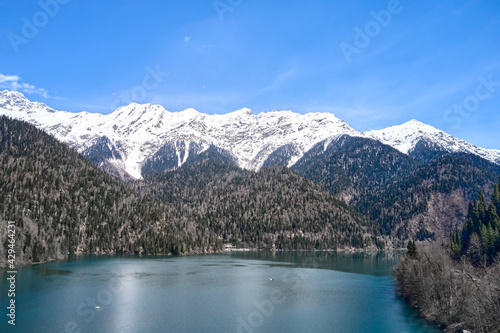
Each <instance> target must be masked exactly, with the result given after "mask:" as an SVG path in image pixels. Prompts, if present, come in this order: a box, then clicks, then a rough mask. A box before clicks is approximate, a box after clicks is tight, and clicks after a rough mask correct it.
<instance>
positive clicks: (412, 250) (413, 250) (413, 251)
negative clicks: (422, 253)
mask: <svg viewBox="0 0 500 333" xmlns="http://www.w3.org/2000/svg"><path fill="white" fill-rule="evenodd" d="M406 258H408V259H418V252H417V244H415V240H414V239H413V240H412V239H410V240H409V241H408V245H407V246H406Z"/></svg>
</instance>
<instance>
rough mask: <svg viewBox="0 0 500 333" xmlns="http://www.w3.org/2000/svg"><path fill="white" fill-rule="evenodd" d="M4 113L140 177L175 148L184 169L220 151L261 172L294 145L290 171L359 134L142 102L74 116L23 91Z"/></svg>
mask: <svg viewBox="0 0 500 333" xmlns="http://www.w3.org/2000/svg"><path fill="white" fill-rule="evenodd" d="M0 114H5V115H8V116H10V117H12V118H16V119H21V120H25V121H27V122H29V123H32V124H34V125H36V126H37V127H39V128H41V129H43V130H45V131H46V132H48V133H49V134H51V135H52V136H54V137H56V138H57V139H59V140H61V141H63V142H65V143H67V144H69V145H70V146H72V147H74V148H75V149H77V150H78V151H79V152H82V153H84V155H85V154H89V151H91V152H94V151H96V149H97V150H98V151H100V152H102V153H103V154H104V155H105V157H106V158H105V161H100V162H102V163H104V162H106V163H108V164H110V165H114V167H115V168H117V169H118V170H123V171H125V172H127V173H128V174H129V175H131V176H132V177H134V178H140V177H141V168H142V166H143V164H144V163H145V162H146V161H147V160H148V159H150V158H153V157H154V155H155V153H157V152H158V151H160V149H161V148H162V147H164V146H165V145H168V146H171V147H172V149H173V150H174V152H175V158H176V159H177V163H176V164H177V166H180V165H182V164H183V163H184V162H186V160H187V159H188V157H189V153H190V152H193V151H194V152H195V153H201V152H203V151H204V150H206V149H208V148H209V147H211V146H215V147H218V148H221V149H223V150H224V151H226V152H227V153H228V154H230V155H232V156H233V157H234V159H235V161H236V162H237V164H238V165H239V166H240V167H242V168H245V169H251V170H258V169H260V168H261V167H262V165H263V164H264V162H265V161H266V159H267V158H268V157H269V156H270V155H271V154H272V153H273V152H274V151H276V150H277V149H278V148H280V147H282V146H285V145H293V147H294V149H293V151H292V153H291V154H290V156H288V157H287V165H289V166H290V165H292V164H294V163H295V162H296V161H297V160H298V159H299V158H300V157H302V155H303V154H304V153H305V152H306V151H307V150H309V149H310V148H311V147H312V146H313V145H314V144H316V143H318V142H320V141H322V140H325V139H327V138H329V137H331V136H332V135H339V134H348V135H352V136H359V135H360V133H359V132H357V131H355V130H354V129H352V128H351V127H350V126H348V125H347V124H346V123H345V122H343V121H342V120H340V119H338V118H336V117H335V116H334V115H333V114H330V113H309V114H305V115H302V114H298V113H293V112H291V111H272V112H267V113H260V114H258V115H254V114H252V112H251V110H249V109H241V110H238V111H235V112H232V113H228V114H223V115H207V114H203V113H200V112H198V111H196V110H194V109H187V110H184V111H180V112H169V111H167V110H165V109H164V108H163V107H162V106H159V105H152V104H136V103H132V104H130V105H128V106H124V107H120V108H118V109H117V110H115V111H114V112H112V113H110V114H107V115H102V114H95V113H87V112H81V113H70V112H64V111H56V110H53V109H51V108H49V107H47V106H46V105H44V104H42V103H37V102H30V101H29V100H27V99H26V98H25V97H24V96H23V95H22V94H21V93H19V92H10V91H3V92H0ZM193 147H196V149H194V150H193Z"/></svg>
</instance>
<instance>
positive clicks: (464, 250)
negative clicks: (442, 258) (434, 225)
mask: <svg viewBox="0 0 500 333" xmlns="http://www.w3.org/2000/svg"><path fill="white" fill-rule="evenodd" d="M499 187H500V179H499V182H498V184H496V185H495V186H494V189H493V194H492V196H491V201H490V203H489V204H487V202H486V198H485V196H484V193H483V192H482V191H479V194H478V199H479V201H478V200H476V199H474V201H473V202H471V203H470V204H469V208H468V213H467V222H466V223H465V225H464V227H463V229H462V231H461V232H459V231H456V232H455V233H453V234H452V236H451V239H450V245H451V250H452V253H453V256H454V257H455V258H459V257H461V256H462V255H466V256H468V257H469V259H470V260H471V261H472V262H473V263H475V264H482V263H484V262H486V263H487V264H491V263H492V262H493V261H494V260H495V257H496V256H497V254H498V253H499V252H500V218H499V216H498V213H497V207H498V205H499V203H500V193H499Z"/></svg>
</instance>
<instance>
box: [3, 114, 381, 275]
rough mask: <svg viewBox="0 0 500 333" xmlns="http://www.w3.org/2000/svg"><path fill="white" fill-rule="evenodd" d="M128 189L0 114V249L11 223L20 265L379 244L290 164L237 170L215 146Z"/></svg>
mask: <svg viewBox="0 0 500 333" xmlns="http://www.w3.org/2000/svg"><path fill="white" fill-rule="evenodd" d="M132 187H135V189H136V190H138V191H139V192H140V194H138V193H137V192H134V190H133V189H131V187H130V186H127V185H125V184H123V183H121V182H119V181H118V180H117V179H115V178H113V177H112V176H110V175H108V174H106V173H105V172H103V171H101V170H100V169H98V168H97V167H96V166H95V165H94V164H92V163H91V162H90V161H88V160H87V159H85V158H83V157H82V156H81V155H79V154H78V153H76V152H75V151H74V150H72V149H71V148H69V147H68V146H66V145H65V144H62V143H60V142H58V141H57V140H56V139H54V138H52V137H51V136H49V135H47V134H45V133H44V132H42V131H41V130H38V129H36V128H35V127H34V126H32V125H28V124H27V123H24V122H20V121H16V120H11V119H8V118H6V117H1V118H0V236H1V244H2V245H3V246H2V249H1V250H2V251H5V249H7V247H8V239H7V223H8V221H14V222H15V224H16V245H15V249H16V255H17V262H18V263H23V262H24V263H29V262H43V261H47V260H50V259H56V258H64V257H65V256H67V255H68V253H73V252H84V253H117V254H121V253H130V254H138V253H144V254H168V253H173V254H178V253H192V252H205V251H219V250H221V249H222V245H223V243H224V242H231V243H233V244H235V245H237V246H249V247H258V248H271V247H273V246H276V247H277V248H281V249H325V248H328V249H335V248H342V247H360V248H361V247H365V246H380V247H383V246H384V244H385V242H384V239H382V238H381V237H379V238H378V239H377V238H376V237H375V236H376V230H375V229H376V228H373V227H372V225H371V224H370V223H369V222H368V221H367V220H366V219H365V218H364V217H362V216H361V215H359V214H358V213H356V212H355V211H354V210H353V209H351V208H350V207H348V206H347V205H346V204H345V203H343V202H341V201H339V200H337V199H335V198H334V197H333V196H332V195H331V194H330V193H329V192H328V191H326V190H325V189H323V188H321V187H320V186H318V185H315V184H314V183H312V182H311V181H309V180H306V179H304V178H302V177H301V176H299V175H298V174H296V173H295V172H293V171H291V170H289V169H287V168H284V167H274V168H269V169H264V170H262V171H261V172H253V171H244V170H241V169H239V168H237V167H236V166H234V165H232V163H231V160H230V159H227V157H226V156H225V155H224V154H223V152H222V153H221V152H220V151H216V150H210V149H209V150H207V151H206V152H204V153H202V154H200V155H197V157H196V158H194V159H191V160H190V161H189V162H187V163H186V165H185V166H183V167H182V168H180V169H178V170H176V171H173V172H164V173H159V174H153V175H150V176H148V177H146V179H145V180H144V181H141V182H137V183H133V184H132ZM146 194H147V195H148V196H149V197H148V196H146ZM1 258H2V259H1V260H2V262H1V264H2V265H4V264H5V258H6V256H5V255H3V254H1Z"/></svg>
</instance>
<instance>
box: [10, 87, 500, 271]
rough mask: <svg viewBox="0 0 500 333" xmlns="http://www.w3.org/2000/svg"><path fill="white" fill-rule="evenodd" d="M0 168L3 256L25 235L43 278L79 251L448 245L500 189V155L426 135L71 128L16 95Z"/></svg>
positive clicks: (151, 119)
mask: <svg viewBox="0 0 500 333" xmlns="http://www.w3.org/2000/svg"><path fill="white" fill-rule="evenodd" d="M0 164H1V167H0V235H1V241H2V245H3V246H2V249H1V251H5V250H6V248H7V247H6V246H7V243H6V242H7V223H8V221H15V223H16V227H17V230H16V232H17V234H16V236H17V241H16V253H17V254H18V258H19V259H18V260H19V261H18V262H24V263H31V262H44V261H47V260H51V259H59V258H64V257H65V256H67V255H68V253H75V252H85V253H113V254H115V253H116V254H184V253H202V252H214V251H221V250H223V246H224V244H227V243H231V244H233V245H235V246H237V247H251V248H259V249H271V248H276V249H282V250H331V249H353V248H356V249H365V248H372V249H383V248H395V247H401V246H404V244H405V242H406V241H407V240H408V239H411V238H415V239H416V240H417V241H421V242H430V241H437V242H445V241H446V240H447V239H448V238H449V236H450V235H451V233H452V232H453V231H455V230H456V229H457V228H461V227H462V225H463V224H464V222H465V218H466V215H467V211H466V208H467V204H468V202H469V201H470V200H471V199H473V198H474V197H475V195H477V193H478V191H479V190H482V191H483V192H484V193H486V194H489V193H491V191H492V189H493V185H494V184H496V183H497V182H498V177H499V176H500V150H493V149H484V148H480V147H476V146H474V145H472V144H470V143H468V142H466V141H463V140H460V139H457V138H454V137H453V136H451V135H449V134H447V133H445V132H443V131H440V130H438V129H436V128H434V127H432V126H429V125H426V124H423V123H421V122H418V121H416V120H411V121H409V122H407V123H405V124H402V125H397V126H393V127H390V128H387V129H383V130H376V131H369V132H358V131H356V130H355V129H353V128H351V127H350V126H349V125H348V124H346V123H345V122H344V121H342V120H340V119H338V118H336V117H335V116H334V115H333V114H329V113H310V114H304V115H303V114H297V113H293V112H291V111H272V112H268V113H261V114H258V115H254V114H253V113H252V112H251V111H250V110H249V109H242V110H238V111H235V112H232V113H228V114H224V115H207V114H203V113H200V112H198V111H196V110H193V109H188V110H184V111H180V112H169V111H166V110H165V109H164V108H163V107H161V106H159V105H151V104H142V105H141V104H135V103H134V104H131V105H128V106H124V107H120V108H118V109H117V110H116V111H114V112H112V113H110V114H107V115H101V114H92V113H86V112H81V113H70V112H64V111H57V110H54V109H51V108H50V107H48V106H46V105H44V104H41V103H38V102H32V101H29V100H28V99H27V98H25V97H24V96H23V95H22V94H20V93H18V92H13V91H3V92H0ZM0 258H2V259H0V260H5V258H6V256H5V255H1V256H0ZM5 264H6V263H5V261H3V262H1V265H2V266H5Z"/></svg>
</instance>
